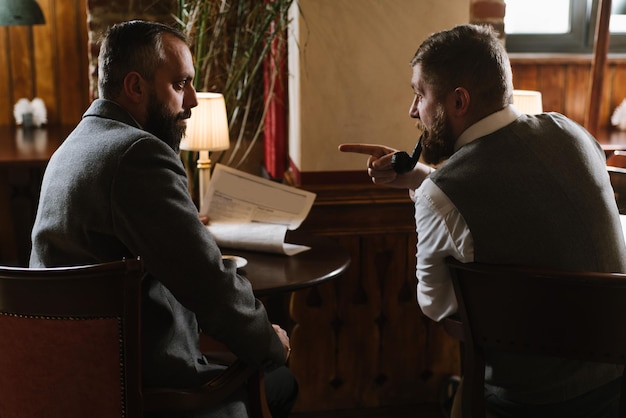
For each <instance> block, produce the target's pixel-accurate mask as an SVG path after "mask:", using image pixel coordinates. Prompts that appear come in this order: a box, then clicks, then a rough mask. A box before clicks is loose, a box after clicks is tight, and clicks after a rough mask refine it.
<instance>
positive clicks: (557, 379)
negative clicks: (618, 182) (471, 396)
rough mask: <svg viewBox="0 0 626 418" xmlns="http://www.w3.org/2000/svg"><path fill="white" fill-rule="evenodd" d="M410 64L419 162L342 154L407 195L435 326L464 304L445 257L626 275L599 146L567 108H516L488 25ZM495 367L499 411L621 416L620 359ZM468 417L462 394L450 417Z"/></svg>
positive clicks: (491, 375) (385, 150)
mask: <svg viewBox="0 0 626 418" xmlns="http://www.w3.org/2000/svg"><path fill="white" fill-rule="evenodd" d="M411 67H412V70H413V74H412V79H411V85H412V88H413V93H414V99H413V102H412V104H411V107H410V110H409V114H410V116H411V117H412V118H415V119H417V120H418V127H419V128H420V129H421V130H422V132H423V134H422V138H421V142H422V148H423V152H422V155H421V157H422V161H423V162H419V163H417V164H416V165H415V167H414V168H413V169H412V170H411V171H408V172H406V173H403V174H399V173H398V172H402V170H398V168H397V167H396V166H395V164H396V161H394V154H395V153H396V151H397V150H395V149H393V148H390V147H387V146H384V145H370V144H342V145H340V147H339V149H340V151H344V152H360V153H366V154H369V155H370V157H369V159H368V173H369V175H370V176H371V177H372V181H373V182H374V183H377V184H385V185H388V186H391V187H402V188H408V189H409V190H410V193H411V196H412V198H413V200H414V202H415V222H416V229H417V235H418V244H417V279H418V285H417V299H418V303H419V305H420V308H421V309H422V311H423V313H424V314H425V315H427V316H428V317H430V318H432V319H433V320H435V321H440V320H441V319H443V318H445V317H447V316H450V315H453V314H454V313H455V312H456V310H457V302H456V298H455V294H454V289H453V287H452V281H451V278H450V273H449V271H448V269H447V267H446V264H445V261H444V260H445V259H446V258H447V257H449V256H452V257H454V258H456V259H457V260H459V261H461V262H473V261H476V262H483V263H496V264H518V265H528V266H536V267H545V268H554V269H564V270H578V271H596V272H626V245H625V244H624V236H623V232H622V228H621V223H620V219H619V213H618V210H617V205H616V203H615V198H614V194H613V190H612V188H611V184H610V181H609V176H608V173H607V171H606V160H605V154H604V152H603V150H602V148H601V147H600V145H599V144H598V143H597V141H596V140H595V139H594V138H593V137H592V136H591V135H590V134H589V133H588V132H587V131H586V130H585V129H584V128H582V127H581V126H580V125H578V124H577V123H575V122H574V121H572V120H570V119H568V118H567V117H565V116H563V115H561V114H558V113H542V114H539V115H526V114H521V113H520V112H519V111H518V110H517V109H515V107H514V106H513V105H512V94H513V82H512V75H511V66H510V63H509V59H508V56H507V53H506V51H505V49H504V47H503V45H502V43H501V42H500V40H499V39H498V37H497V36H496V35H495V33H494V31H493V30H492V29H490V28H488V27H482V26H475V25H461V26H457V27H455V28H452V29H451V30H446V31H442V32H438V33H435V34H433V35H431V36H430V37H429V38H428V39H426V40H425V41H424V42H423V43H422V44H421V46H420V47H419V49H418V50H417V52H416V54H415V56H414V57H413V59H412V60H411ZM554 303H558V301H557V300H555V301H554ZM581 309H584V307H582V306H581ZM486 362H487V367H486V371H485V398H486V401H487V407H488V410H489V414H490V416H496V417H521V416H523V417H540V416H548V415H547V414H550V416H559V417H569V418H571V417H585V418H589V417H616V416H617V406H618V403H619V393H620V392H619V390H620V381H619V379H620V377H621V369H620V368H619V367H618V366H616V365H611V364H599V363H585V362H580V361H572V360H562V359H555V358H544V357H530V356H522V355H518V354H509V353H491V354H490V355H489V357H488V358H487V359H486ZM457 398H458V397H457ZM548 411H549V412H548ZM555 411H556V412H555ZM459 413H460V407H459V405H458V400H455V405H454V406H453V408H452V416H455V415H457V416H458V414H459ZM555 413H556V415H555Z"/></svg>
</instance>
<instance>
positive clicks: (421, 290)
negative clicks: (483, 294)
mask: <svg viewBox="0 0 626 418" xmlns="http://www.w3.org/2000/svg"><path fill="white" fill-rule="evenodd" d="M414 200H415V226H416V230H417V272H416V275H417V302H418V304H419V306H420V308H421V309H422V312H423V313H424V315H426V316H428V317H429V318H431V319H433V320H435V321H440V320H441V319H443V318H445V317H447V316H450V315H452V314H453V313H455V312H456V310H457V303H456V296H455V294H454V288H453V286H452V280H451V277H450V272H449V271H448V268H447V266H446V264H445V259H446V257H448V256H452V257H454V258H456V259H457V260H459V261H461V262H464V263H468V262H472V261H474V241H473V239H472V234H471V233H470V231H469V229H468V227H467V224H466V222H465V220H464V219H463V217H462V216H461V214H460V213H459V211H458V210H457V208H456V207H455V206H454V204H453V203H452V202H451V201H450V199H448V197H447V196H446V195H445V194H444V193H443V192H442V191H441V189H440V188H439V187H437V186H436V185H435V183H433V182H432V181H431V180H430V179H429V178H427V179H426V180H424V182H423V183H422V185H421V186H420V188H419V189H417V190H416V191H415V194H414Z"/></svg>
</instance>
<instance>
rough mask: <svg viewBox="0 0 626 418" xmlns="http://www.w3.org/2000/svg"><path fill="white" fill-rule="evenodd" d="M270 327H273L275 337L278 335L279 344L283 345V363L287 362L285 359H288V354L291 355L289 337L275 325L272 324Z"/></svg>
mask: <svg viewBox="0 0 626 418" xmlns="http://www.w3.org/2000/svg"><path fill="white" fill-rule="evenodd" d="M272 327H274V331H275V332H276V335H278V338H280V342H282V343H283V347H284V348H285V361H287V359H289V354H291V345H290V344H289V336H288V335H287V331H285V330H284V329H282V328H281V327H280V326H279V325H276V324H272Z"/></svg>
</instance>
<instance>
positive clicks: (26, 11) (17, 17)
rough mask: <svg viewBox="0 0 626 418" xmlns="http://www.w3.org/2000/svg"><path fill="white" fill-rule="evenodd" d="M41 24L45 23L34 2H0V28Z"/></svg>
mask: <svg viewBox="0 0 626 418" xmlns="http://www.w3.org/2000/svg"><path fill="white" fill-rule="evenodd" d="M43 23H46V20H45V19H44V17H43V13H42V12H41V8H40V7H39V5H38V4H37V2H36V1H35V0H0V26H20V25H41V24H43Z"/></svg>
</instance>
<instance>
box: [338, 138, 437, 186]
mask: <svg viewBox="0 0 626 418" xmlns="http://www.w3.org/2000/svg"><path fill="white" fill-rule="evenodd" d="M339 151H341V152H355V153H358V154H366V155H369V158H368V159H367V174H369V176H370V177H371V178H372V182H373V183H376V184H384V185H386V186H389V187H395V188H397V189H412V190H415V189H417V188H418V187H419V186H420V185H421V184H422V182H423V181H424V179H425V178H426V176H428V175H429V174H430V173H431V172H432V171H433V169H432V168H431V167H430V166H427V165H425V164H422V163H419V162H418V163H417V164H416V165H415V168H413V170H412V171H409V172H408V173H405V174H397V173H396V172H395V171H394V169H393V167H392V166H391V158H392V157H393V154H394V153H395V152H396V151H398V150H397V149H394V148H390V147H387V146H385V145H378V144H341V145H339Z"/></svg>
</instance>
